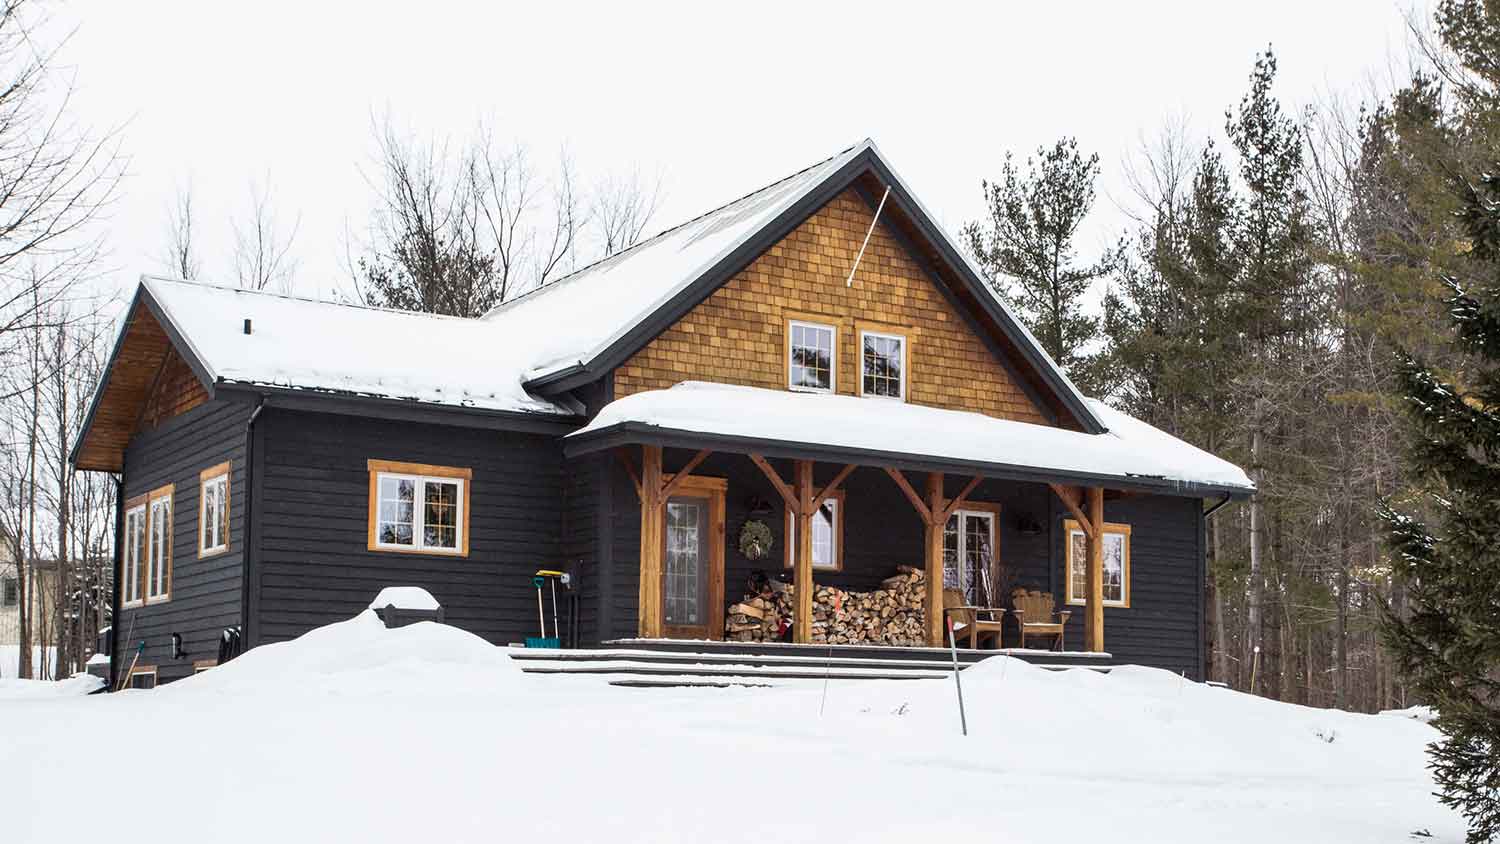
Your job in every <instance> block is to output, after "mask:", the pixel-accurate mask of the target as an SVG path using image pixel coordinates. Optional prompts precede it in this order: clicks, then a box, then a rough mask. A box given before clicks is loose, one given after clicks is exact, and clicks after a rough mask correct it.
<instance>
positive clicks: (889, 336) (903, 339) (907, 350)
mask: <svg viewBox="0 0 1500 844" xmlns="http://www.w3.org/2000/svg"><path fill="white" fill-rule="evenodd" d="M866 337H879V338H882V339H886V340H897V341H899V342H900V343H901V382H900V383H901V394H900V395H897V396H879V395H875V394H874V393H866V392H865V338H866ZM856 352H857V354H858V355H859V371H858V377H859V394H860V395H861V396H864V397H868V398H872V399H889V400H890V401H903V402H904V401H906V379H907V373H908V372H909V371H910V369H911V341H910V340H909V339H907V336H906V335H905V334H897V333H895V332H892V331H878V330H875V329H870V328H861V329H860V331H859V348H858V349H857V350H856Z"/></svg>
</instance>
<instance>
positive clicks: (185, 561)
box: [116, 399, 251, 682]
mask: <svg viewBox="0 0 1500 844" xmlns="http://www.w3.org/2000/svg"><path fill="white" fill-rule="evenodd" d="M250 411H251V406H250V405H247V404H244V403H241V402H233V401H227V400H224V399H215V400H213V401H210V402H207V403H205V404H199V405H197V406H195V407H193V408H192V409H190V410H188V411H186V412H184V413H182V414H180V415H178V416H174V417H172V418H171V419H169V420H167V421H166V422H164V423H162V424H161V425H160V426H159V427H157V428H155V429H153V430H150V431H145V432H142V433H139V434H137V435H136V436H134V437H133V438H132V439H131V441H130V445H129V446H127V447H126V449H125V472H124V483H125V498H126V499H127V500H128V499H130V498H134V497H135V496H137V495H142V494H145V493H147V492H150V491H151V490H153V489H156V488H158V487H161V486H164V485H166V484H172V485H173V486H174V490H173V495H172V597H171V600H170V601H167V602H165V603H159V604H149V605H147V606H144V607H140V608H137V609H129V610H124V611H123V612H122V613H121V615H120V618H119V619H118V620H117V621H116V624H117V626H118V628H119V635H120V638H119V648H120V651H121V666H122V670H123V669H124V667H127V666H128V665H129V664H130V660H131V659H132V658H133V656H134V654H135V649H136V648H137V647H138V646H139V644H140V643H141V642H145V645H146V649H145V652H144V653H142V654H141V658H140V664H141V665H155V666H157V668H158V675H157V676H158V680H159V681H161V682H169V681H171V680H175V679H178V678H180V677H184V676H187V675H189V674H191V673H192V671H193V661H194V660H199V659H212V658H215V657H217V656H218V653H219V634H220V633H221V632H222V631H223V630H224V628H226V627H232V626H235V625H238V624H239V623H240V597H241V594H242V592H241V579H242V573H243V569H242V566H243V562H244V550H245V543H244V532H243V530H242V528H243V525H244V512H245V500H246V490H245V482H244V479H245V465H244V449H245V423H246V421H247V420H248V419H249V416H250ZM226 460H227V461H230V477H229V550H228V551H227V552H226V553H223V554H219V555H216V556H213V557H207V558H204V559H201V560H200V559H199V558H198V473H199V472H200V471H202V470H203V469H207V468H208V467H210V466H213V465H215V464H217V463H223V462H224V461H226ZM173 633H180V634H181V635H182V639H183V647H184V648H185V649H186V651H187V653H186V654H184V655H183V657H182V658H181V659H176V660H174V659H173V658H172V645H171V637H172V634H173Z"/></svg>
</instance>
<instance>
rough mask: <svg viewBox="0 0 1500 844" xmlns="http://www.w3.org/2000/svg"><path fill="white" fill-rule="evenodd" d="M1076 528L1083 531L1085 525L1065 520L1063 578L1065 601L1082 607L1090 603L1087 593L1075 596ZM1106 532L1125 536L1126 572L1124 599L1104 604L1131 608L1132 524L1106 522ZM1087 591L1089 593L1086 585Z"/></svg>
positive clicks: (1116, 607)
mask: <svg viewBox="0 0 1500 844" xmlns="http://www.w3.org/2000/svg"><path fill="white" fill-rule="evenodd" d="M1075 530H1076V531H1082V530H1083V525H1081V524H1079V523H1078V522H1076V521H1074V520H1073V519H1064V520H1063V566H1064V568H1065V570H1066V577H1065V578H1064V580H1063V603H1064V604H1067V605H1069V606H1075V607H1082V606H1087V604H1088V596H1087V594H1085V595H1083V596H1080V597H1076V598H1075V597H1074V596H1073V560H1072V554H1073V547H1072V546H1073V543H1072V540H1071V537H1072V533H1073V531H1075ZM1104 533H1105V535H1106V536H1107V535H1109V534H1112V533H1114V534H1122V535H1124V537H1125V559H1124V573H1123V575H1122V577H1123V580H1122V587H1123V588H1122V592H1123V595H1122V597H1123V598H1124V600H1123V601H1106V602H1104V606H1106V607H1109V608H1110V609H1130V525H1128V524H1124V523H1121V522H1105V523H1104ZM1084 536H1085V538H1087V536H1088V535H1087V534H1084ZM1101 586H1102V584H1101ZM1085 593H1087V586H1086V585H1085Z"/></svg>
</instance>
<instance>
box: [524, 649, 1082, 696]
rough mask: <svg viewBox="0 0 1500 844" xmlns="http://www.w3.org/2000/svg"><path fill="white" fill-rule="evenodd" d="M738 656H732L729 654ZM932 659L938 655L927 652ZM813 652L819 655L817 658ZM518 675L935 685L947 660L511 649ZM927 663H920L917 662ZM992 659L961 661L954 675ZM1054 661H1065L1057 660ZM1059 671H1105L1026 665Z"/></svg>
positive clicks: (669, 682) (641, 681) (634, 681)
mask: <svg viewBox="0 0 1500 844" xmlns="http://www.w3.org/2000/svg"><path fill="white" fill-rule="evenodd" d="M735 650H740V649H735ZM933 650H934V654H933V655H936V654H937V653H943V652H942V651H940V650H937V649H933ZM818 652H821V653H818ZM507 654H508V655H509V656H510V658H511V659H512V660H514V661H515V662H516V663H517V664H518V665H519V666H520V668H521V670H522V671H523V672H526V673H528V674H549V675H588V676H593V677H596V678H598V679H603V680H606V681H608V682H609V683H610V684H611V685H616V686H637V687H670V686H711V687H723V686H784V685H798V684H801V683H805V682H810V681H815V682H821V681H823V680H825V679H828V680H936V679H942V678H945V677H948V676H950V673H951V672H952V670H953V663H952V660H951V658H950V659H949V660H941V659H931V658H916V659H914V658H912V656H910V655H906V654H903V655H901V656H897V657H895V658H882V657H873V656H862V655H861V656H846V655H843V654H840V655H837V656H833V657H831V658H830V657H829V655H828V652H827V651H826V650H825V649H824V648H821V647H819V648H816V649H812V650H810V651H809V650H804V651H802V652H800V653H792V654H775V653H743V652H735V653H715V652H711V651H709V650H707V649H705V650H699V651H695V650H687V651H677V650H656V649H649V648H604V649H580V650H555V649H550V648H521V647H514V648H511V649H509V650H508V651H507ZM923 656H927V655H925V654H924V655H923ZM987 656H992V654H983V655H979V654H974V653H972V652H971V653H969V654H962V653H961V657H965V658H963V659H961V662H960V668H964V669H967V668H968V667H970V666H971V665H973V664H974V662H976V661H977V659H976V658H975V657H977V658H979V659H982V658H985V657H987ZM1057 656H1059V657H1065V656H1067V655H1064V654H1058V655H1057ZM1033 664H1037V665H1038V666H1039V667H1042V668H1047V669H1053V670H1063V669H1067V668H1076V667H1083V668H1089V669H1092V670H1095V671H1100V672H1108V671H1109V666H1108V665H1101V664H1097V661H1095V664H1082V665H1078V664H1070V663H1065V662H1034V663H1033Z"/></svg>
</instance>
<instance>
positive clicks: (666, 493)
mask: <svg viewBox="0 0 1500 844" xmlns="http://www.w3.org/2000/svg"><path fill="white" fill-rule="evenodd" d="M710 454H713V451H712V450H711V449H707V448H705V449H700V450H699V451H698V453H697V454H694V455H693V458H692V459H691V460H689V461H688V462H687V465H686V466H683V467H682V471H680V472H678V473H677V474H675V475H666V476H664V480H665V481H666V483H665V485H663V486H662V488H661V497H662V500H663V501H665V500H666V499H668V498H670V497H671V495H672V492H673V491H674V490H675V489H676V487H677V485H678V484H680V483H682V482H683V481H685V480H687V479H688V478H690V477H692V474H693V470H694V469H696V468H698V464H700V463H702V462H703V461H704V460H707V459H708V456H709V455H710ZM726 483H727V482H726Z"/></svg>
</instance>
